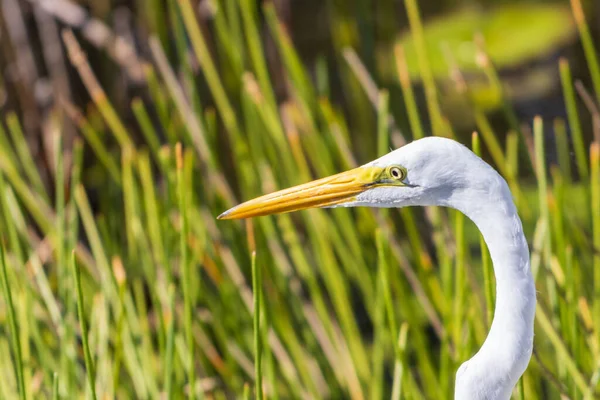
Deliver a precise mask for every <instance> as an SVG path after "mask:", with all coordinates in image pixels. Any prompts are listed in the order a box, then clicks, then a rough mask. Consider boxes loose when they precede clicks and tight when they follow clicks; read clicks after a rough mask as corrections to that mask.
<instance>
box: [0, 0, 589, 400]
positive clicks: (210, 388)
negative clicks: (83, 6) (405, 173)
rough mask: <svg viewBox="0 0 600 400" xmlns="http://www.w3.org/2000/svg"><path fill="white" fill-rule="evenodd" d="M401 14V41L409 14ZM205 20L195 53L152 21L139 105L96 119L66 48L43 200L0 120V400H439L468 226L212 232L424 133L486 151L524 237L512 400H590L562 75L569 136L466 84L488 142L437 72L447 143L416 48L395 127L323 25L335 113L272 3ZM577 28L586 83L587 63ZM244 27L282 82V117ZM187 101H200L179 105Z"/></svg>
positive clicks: (34, 173) (473, 281)
mask: <svg viewBox="0 0 600 400" xmlns="http://www.w3.org/2000/svg"><path fill="white" fill-rule="evenodd" d="M154 3H155V2H153V4H154ZM405 3H406V7H407V8H408V14H409V17H410V18H409V20H410V21H409V22H410V28H411V30H412V32H413V34H414V35H416V38H417V41H416V42H417V43H419V42H420V41H421V40H420V39H419V35H421V34H422V32H421V30H422V23H421V21H420V14H419V10H418V7H417V6H418V2H417V1H414V0H407V1H406V2H405ZM215 4H218V5H219V6H220V7H217V8H215V9H214V10H213V12H214V13H216V14H215V15H214V21H213V22H214V30H215V37H214V38H213V40H214V42H210V41H209V38H208V37H205V35H206V31H205V30H204V29H201V28H200V26H199V25H198V21H197V18H196V15H195V8H194V4H192V2H191V1H189V0H179V1H177V2H174V1H173V2H169V5H168V7H167V10H165V16H164V18H170V19H171V20H173V21H176V22H177V23H176V24H175V25H176V26H175V28H174V32H173V37H172V38H170V40H172V41H173V42H170V41H169V40H168V38H167V37H166V36H167V34H166V32H163V31H162V28H161V27H159V25H160V24H159V23H158V21H156V20H155V19H156V18H158V17H157V15H158V10H159V9H160V8H161V7H159V6H157V5H156V4H154V5H153V7H154V8H152V9H151V11H150V12H149V13H148V18H149V20H148V21H146V22H147V23H148V25H149V26H150V27H152V26H154V28H152V29H151V32H152V34H151V36H150V38H149V40H148V43H147V48H148V49H149V53H148V57H149V58H151V60H150V59H149V60H147V62H145V63H144V64H143V66H142V70H143V80H142V86H143V88H144V90H145V92H144V94H143V95H139V97H134V98H131V99H127V104H128V105H130V109H118V108H117V107H116V106H115V104H114V103H115V102H114V101H112V100H111V99H110V98H109V97H108V95H107V93H106V92H105V90H104V89H103V88H102V86H101V85H100V83H99V81H98V79H97V78H96V76H95V74H97V73H98V71H96V70H95V66H94V65H90V64H89V62H88V60H87V59H86V57H85V54H84V53H83V52H82V50H81V46H80V44H79V42H78V39H77V37H76V36H75V35H74V34H73V33H72V32H71V31H69V30H65V31H64V32H63V35H62V38H63V40H64V45H65V48H66V50H67V52H68V54H69V56H70V58H71V61H72V63H73V65H74V67H75V69H74V71H77V74H78V76H79V77H80V78H81V80H82V81H83V82H84V85H85V87H86V89H87V91H88V93H89V95H90V98H91V99H92V103H91V104H90V105H89V106H82V105H80V104H71V103H69V102H68V101H67V100H66V99H61V102H60V104H59V109H58V111H55V112H56V113H58V112H61V113H62V112H64V113H65V114H66V116H67V117H68V119H69V121H71V123H73V124H74V126H76V127H77V130H78V132H79V134H80V135H81V136H82V140H84V142H82V141H80V140H76V141H75V142H74V144H73V146H72V148H71V147H68V146H67V144H66V143H64V141H63V138H62V136H61V137H59V135H58V134H56V137H53V142H52V143H54V146H55V148H56V149H57V151H56V152H55V155H56V157H55V159H53V160H52V162H51V163H52V165H53V169H52V171H53V173H52V174H51V176H52V177H53V179H49V180H48V179H46V178H44V176H45V175H44V174H41V173H40V170H39V168H38V167H37V166H36V162H35V160H34V158H33V156H32V153H30V152H29V147H28V145H27V142H26V141H25V138H24V136H23V129H22V126H21V125H22V121H20V120H19V118H18V117H17V114H16V113H8V114H7V115H6V117H5V118H4V119H3V120H2V124H0V212H1V215H2V218H1V219H0V232H1V235H2V242H3V246H4V248H5V256H6V257H4V254H3V257H2V260H4V259H6V263H4V261H3V262H2V265H1V266H2V271H0V272H2V274H1V276H0V278H2V282H1V283H2V292H3V296H4V297H3V301H2V302H1V303H0V321H1V322H2V327H3V329H1V330H0V397H2V398H15V397H18V396H21V398H25V397H27V398H39V397H44V396H45V397H53V398H80V397H83V396H88V397H92V396H97V397H98V398H158V397H160V396H165V397H166V398H184V397H190V398H192V397H195V398H214V399H225V398H238V397H242V396H243V397H244V398H251V396H252V393H254V395H255V396H256V398H262V397H263V396H264V398H269V399H271V398H274V399H278V398H281V399H285V398H352V399H371V398H373V399H374V398H389V397H390V396H391V397H392V398H394V399H399V398H402V399H421V398H432V399H437V398H449V397H450V396H451V393H453V386H454V374H455V372H456V369H457V367H458V366H459V365H460V364H461V363H462V362H463V361H465V360H466V359H468V358H469V357H470V356H471V355H472V354H474V353H475V352H476V350H477V349H478V348H479V346H480V345H481V343H482V342H483V340H484V339H485V336H486V334H487V331H488V329H489V326H490V323H491V317H492V313H493V304H492V302H493V299H494V282H493V275H492V274H491V264H490V262H491V261H490V260H489V256H488V254H487V251H486V247H485V244H484V243H483V241H482V240H481V238H480V235H479V233H478V232H477V230H476V228H475V227H474V225H473V224H472V223H471V222H470V221H469V220H468V219H466V218H465V217H463V216H462V215H461V214H459V213H457V212H455V211H452V210H446V209H441V208H428V209H403V210H393V209H392V210H378V211H373V210H369V209H354V210H348V209H335V210H311V211H306V212H302V213H298V214H294V215H281V216H272V217H264V218H260V219H256V220H254V221H253V222H252V223H251V224H246V223H244V222H237V221H217V220H216V216H217V215H219V214H220V213H221V212H223V211H224V210H226V209H228V208H229V207H231V206H234V205H235V204H236V203H237V202H239V201H242V200H245V199H248V198H251V197H253V196H256V195H259V194H261V193H265V192H269V191H272V190H275V189H277V188H283V187H286V186H290V185H293V184H298V183H302V182H305V181H307V180H309V179H311V178H316V177H321V176H325V175H328V174H333V173H336V172H340V171H341V170H343V169H347V168H352V167H355V166H357V165H360V164H362V163H363V162H366V161H369V160H370V159H372V158H375V157H377V156H378V155H381V154H383V153H385V152H387V151H388V149H389V148H390V147H392V146H396V145H398V143H404V142H407V141H410V140H412V139H413V138H419V137H421V136H423V135H425V134H426V133H427V132H428V129H429V127H430V128H431V130H432V131H433V133H434V134H438V135H444V136H451V137H455V138H456V139H457V140H461V141H464V142H465V144H467V145H469V146H472V148H473V149H474V151H475V152H476V153H478V154H482V153H483V155H484V158H485V159H486V160H487V161H489V162H490V163H492V164H494V165H495V167H496V168H497V169H498V170H499V171H500V173H501V174H503V176H504V177H505V178H506V180H507V181H508V183H509V185H510V186H511V189H512V191H513V194H514V196H515V201H516V204H517V206H518V209H519V212H520V215H521V217H522V219H523V223H524V228H525V232H526V235H527V238H528V241H529V245H530V249H531V255H532V269H533V271H534V272H535V278H536V286H537V290H538V298H539V305H538V310H537V314H536V315H537V317H536V336H535V352H534V357H533V359H532V361H531V363H530V365H529V369H528V370H527V372H526V373H525V375H524V378H523V380H522V381H521V382H520V384H519V385H520V386H519V388H518V390H516V391H515V398H524V399H559V398H561V397H560V396H561V395H562V396H564V397H563V398H572V399H582V398H595V397H597V396H598V393H597V387H598V380H599V379H600V249H599V247H600V172H599V171H600V150H599V146H600V144H599V143H597V142H596V143H593V144H592V145H591V146H590V147H589V148H587V144H588V143H589V138H590V137H592V135H591V134H588V133H587V132H585V131H584V130H585V129H586V128H585V127H586V124H585V123H584V122H583V121H584V119H583V118H587V117H588V116H587V115H584V114H583V113H580V112H579V109H578V107H577V99H576V93H577V92H576V91H575V90H574V87H573V85H574V83H573V80H574V77H573V76H572V73H571V71H570V68H569V64H568V62H567V61H566V60H562V59H561V61H560V63H559V64H560V78H561V82H562V89H563V94H564V103H565V107H566V109H567V117H568V127H569V129H568V131H567V128H566V127H565V124H564V121H562V120H556V121H543V120H542V119H541V118H536V119H535V120H534V121H531V122H532V124H530V125H531V126H532V129H528V126H523V125H520V124H519V123H518V122H517V121H515V118H516V117H515V116H514V110H513V108H512V105H511V104H510V100H509V99H508V98H507V97H506V96H505V95H504V93H502V86H501V82H500V80H499V76H498V72H497V71H496V70H495V67H494V65H493V64H491V63H489V62H487V63H486V62H483V63H481V62H480V63H479V64H478V65H479V67H480V68H481V69H482V73H483V74H484V75H485V76H486V79H487V81H488V82H487V83H488V84H489V85H490V87H493V88H494V90H497V91H499V92H500V95H501V99H502V113H501V115H502V117H503V118H504V119H505V120H506V122H507V126H509V127H510V132H509V133H508V134H507V135H506V139H504V137H505V135H501V132H495V130H494V129H496V128H495V127H494V126H493V125H492V124H491V122H490V120H489V117H488V115H486V114H485V112H484V110H482V109H481V108H480V107H479V106H478V105H477V103H476V101H474V99H473V98H471V94H470V91H469V87H468V85H469V83H468V82H462V81H461V80H462V77H461V71H460V69H459V67H457V66H453V67H452V68H451V70H452V71H450V72H451V73H452V77H451V81H452V82H454V84H456V85H457V86H459V85H461V82H462V83H463V84H465V85H466V86H465V87H463V91H462V95H463V96H465V98H466V102H467V104H471V105H472V107H471V108H469V109H468V110H465V112H468V113H470V114H471V115H472V116H473V117H474V121H475V123H476V126H477V130H478V133H476V134H473V135H470V133H471V132H468V134H467V135H461V132H458V131H455V129H454V128H453V127H452V126H451V125H450V123H449V120H448V118H447V117H448V116H446V115H444V114H443V112H444V111H443V109H442V108H441V107H440V105H439V104H438V99H439V97H440V96H441V95H442V94H441V93H440V92H439V91H438V87H437V86H436V81H435V80H434V78H433V76H432V74H431V72H430V71H429V69H430V65H429V60H428V58H427V54H426V51H425V48H424V46H417V47H416V49H415V51H416V52H417V56H418V63H419V66H420V70H421V74H422V78H423V84H424V86H425V88H424V89H425V92H426V98H427V104H426V106H425V107H424V109H425V110H421V111H422V114H419V110H418V107H417V105H418V104H419V101H418V100H417V99H416V98H415V90H414V88H413V86H412V84H411V78H410V76H409V75H408V71H407V66H406V59H405V55H404V50H403V48H402V47H401V46H399V45H398V46H396V47H395V51H394V57H395V60H394V59H390V60H389V61H391V62H392V64H393V65H392V67H391V68H392V69H396V70H397V75H398V77H397V78H398V82H396V83H397V85H398V87H399V88H400V89H401V93H402V96H403V99H401V101H400V103H401V105H400V107H406V110H405V112H406V114H407V116H408V119H407V121H403V122H402V123H399V116H398V115H396V114H395V113H394V110H395V109H396V108H397V107H398V105H395V104H392V98H394V96H392V95H391V93H392V92H391V91H389V90H388V89H389V88H384V87H378V86H377V84H376V83H375V82H376V80H373V79H372V76H370V75H369V74H370V72H369V70H368V69H366V68H365V67H364V65H362V64H361V60H360V58H359V57H357V55H356V53H355V52H354V51H353V50H351V49H347V48H345V47H343V46H342V45H343V44H345V41H344V40H345V39H347V38H345V37H343V32H342V28H343V27H340V26H339V25H336V27H334V28H333V30H334V31H335V32H334V33H333V35H334V36H335V38H336V39H335V40H336V46H335V47H336V50H337V51H338V53H339V60H338V61H339V64H340V66H339V68H340V69H339V71H340V79H341V81H342V82H343V83H344V91H346V93H345V95H346V96H347V98H348V99H349V100H348V103H349V105H348V106H347V107H348V109H349V110H350V113H344V111H342V110H343V107H342V106H341V104H338V103H337V100H334V99H331V98H329V97H328V96H326V95H325V94H326V93H328V90H324V89H323V88H326V87H327V86H328V82H327V81H326V79H325V78H324V77H323V76H322V75H320V78H318V79H320V80H321V81H320V85H315V83H314V82H313V77H314V76H313V74H311V73H310V72H311V71H309V70H308V68H307V65H304V64H303V63H302V61H301V58H300V56H299V54H298V53H297V51H296V49H295V48H294V45H293V43H292V41H291V38H290V36H289V34H288V33H287V30H286V28H285V26H284V25H283V24H282V23H281V21H279V20H278V17H277V13H276V11H275V8H274V6H273V5H272V4H270V3H268V2H267V3H265V5H264V6H263V7H264V9H263V11H264V17H265V22H264V26H261V25H259V20H258V15H259V12H258V11H259V10H258V9H257V7H258V6H257V3H256V2H254V1H246V0H244V1H242V2H239V3H238V2H215ZM572 4H573V7H574V9H575V12H576V13H578V12H579V8H577V7H579V2H578V1H577V0H573V2H572ZM155 13H156V15H155ZM167 15H168V16H167ZM161 18H162V17H161ZM335 21H336V22H337V23H339V22H340V21H341V20H335ZM575 21H576V22H577V23H578V27H579V29H580V31H581V32H582V39H583V41H584V42H585V54H586V56H587V57H588V61H589V63H590V70H591V73H592V75H593V78H594V79H593V82H596V79H597V77H596V76H595V75H596V72H595V70H596V67H595V66H594V65H595V64H597V61H595V58H594V56H592V55H591V53H590V51H592V52H593V51H595V50H594V47H593V46H594V44H593V43H592V42H591V38H590V37H589V35H588V34H586V33H585V32H587V27H586V26H585V25H583V24H582V20H581V18H580V16H577V15H576V18H575ZM583 22H585V21H584V20H583ZM407 28H408V27H407ZM261 29H265V30H266V31H267V32H268V34H269V35H271V36H272V38H273V39H274V40H273V46H274V48H273V49H272V50H273V51H276V52H277V56H278V57H279V59H280V60H281V63H280V65H279V67H280V70H278V71H277V73H278V74H280V75H281V76H282V77H283V79H284V82H285V85H286V97H285V98H283V99H281V98H280V99H279V102H278V101H277V97H276V93H277V91H276V90H275V89H274V86H273V85H274V84H275V81H276V79H277V76H276V75H275V73H274V71H273V70H272V69H271V67H272V66H271V65H269V64H268V58H267V57H266V56H265V49H264V47H263V45H264V42H263V41H262V40H261V38H260V31H261ZM209 43H210V46H209ZM188 45H189V46H188ZM213 45H214V46H215V48H213V47H212V46H213ZM480 45H481V47H480V48H479V50H478V51H480V52H481V54H480V55H481V56H482V59H484V60H485V48H484V46H483V45H482V44H480ZM590 49H591V50H590ZM211 50H215V51H211ZM190 57H195V58H196V60H197V62H198V63H199V67H198V68H192V67H191V64H189V63H188V60H189V59H190ZM451 58H452V55H449V60H448V61H449V63H450V65H451V64H452V63H451ZM394 61H395V63H394ZM488 61H489V60H488ZM308 67H310V66H308ZM325 71H326V72H325V74H327V70H325ZM280 78H281V77H280ZM204 83H206V88H207V92H200V90H196V88H197V87H199V86H201V85H203V84H204ZM108 93H110V92H108ZM595 95H596V96H599V95H600V93H597V92H595ZM213 101H214V103H213ZM357 110H360V112H361V113H364V120H363V119H361V118H363V117H360V116H358V115H354V114H356V111H357ZM425 111H426V113H427V114H428V115H429V118H423V115H425V114H426V113H425ZM580 114H581V115H580ZM126 116H128V117H130V118H126ZM365 121H366V123H368V124H370V125H368V126H369V129H368V130H365V131H361V132H360V135H358V134H357V133H356V132H357V129H359V128H358V127H360V126H361V124H363V123H365ZM550 126H554V127H555V130H554V131H555V134H556V146H557V147H556V150H555V149H554V148H551V147H552V146H551V143H552V142H550V141H549V140H547V139H548V137H550V129H549V127H550ZM406 128H410V129H406ZM523 128H525V129H523ZM409 132H412V134H411V133H409ZM567 132H568V133H567ZM567 135H568V136H567ZM463 136H464V138H463ZM357 138H358V139H357ZM355 140H356V141H358V143H354V141H355ZM469 140H472V142H471V143H469ZM569 142H572V146H573V149H574V154H575V156H574V159H573V160H571V155H570V152H569V151H568V148H567V147H568V146H569ZM365 143H368V144H367V145H365ZM84 153H85V159H84ZM548 153H557V155H558V157H557V158H558V161H559V164H557V165H554V164H551V163H548V162H547V160H548V159H550V158H549V157H548V156H547V154H548ZM49 181H51V182H53V183H52V184H49V183H48V182H49ZM71 256H72V257H71Z"/></svg>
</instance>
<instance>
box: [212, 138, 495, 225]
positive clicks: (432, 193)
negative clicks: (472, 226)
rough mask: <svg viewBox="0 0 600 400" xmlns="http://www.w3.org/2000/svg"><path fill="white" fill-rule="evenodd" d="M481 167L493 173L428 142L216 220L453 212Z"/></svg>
mask: <svg viewBox="0 0 600 400" xmlns="http://www.w3.org/2000/svg"><path fill="white" fill-rule="evenodd" d="M475 164H476V165H475ZM482 167H487V168H490V167H489V166H488V165H487V164H486V163H484V162H483V161H481V159H480V158H479V157H477V156H476V155H475V154H473V153H472V152H471V151H470V150H469V149H467V148H466V147H464V146H463V145H461V144H459V143H458V142H455V141H453V140H450V139H444V138H439V137H427V138H423V139H420V140H416V141H414V142H412V143H410V144H408V145H406V146H403V147H401V148H399V149H397V150H395V151H392V152H390V153H388V154H386V155H385V156H383V157H380V158H378V159H377V160H374V161H372V162H370V163H368V164H366V165H363V166H361V167H358V168H354V169H351V170H348V171H346V172H342V173H339V174H336V175H332V176H329V177H326V178H322V179H318V180H315V181H312V182H309V183H305V184H302V185H298V186H294V187H291V188H288V189H284V190H280V191H278V192H275V193H271V194H267V195H264V196H261V197H258V198H256V199H253V200H250V201H247V202H245V203H242V204H240V205H238V206H236V207H233V208H232V209H230V210H228V211H226V212H224V213H223V214H221V215H220V216H219V217H218V218H219V219H239V218H251V217H257V216H262V215H270V214H278V213H284V212H291V211H298V210H304V209H308V208H323V207H358V206H366V207H405V206H425V205H434V204H436V205H449V206H452V201H453V200H455V201H456V196H457V194H460V192H461V189H463V188H465V187H467V186H468V187H469V188H470V189H472V188H473V187H477V182H479V181H480V180H479V179H478V174H477V171H481V168H482ZM490 169H491V168H490ZM479 176H481V175H479ZM467 183H468V185H467ZM480 186H481V187H482V188H485V187H486V185H485V182H480Z"/></svg>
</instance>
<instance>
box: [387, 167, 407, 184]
mask: <svg viewBox="0 0 600 400" xmlns="http://www.w3.org/2000/svg"><path fill="white" fill-rule="evenodd" d="M390 176H391V177H392V178H393V179H397V180H399V181H401V180H403V179H404V178H406V171H405V170H404V169H402V168H400V167H390Z"/></svg>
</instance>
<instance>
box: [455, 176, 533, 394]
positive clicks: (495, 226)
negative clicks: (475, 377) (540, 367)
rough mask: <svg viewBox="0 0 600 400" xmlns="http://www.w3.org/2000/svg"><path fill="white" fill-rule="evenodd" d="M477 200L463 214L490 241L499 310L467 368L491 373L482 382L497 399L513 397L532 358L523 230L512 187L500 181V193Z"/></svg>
mask: <svg viewBox="0 0 600 400" xmlns="http://www.w3.org/2000/svg"><path fill="white" fill-rule="evenodd" d="M478 197H480V198H479V199H478V200H480V201H475V202H473V201H472V200H471V202H469V204H470V205H469V206H468V207H464V208H466V209H464V210H461V211H463V213H465V214H466V215H467V216H468V217H469V218H470V219H471V220H473V222H474V223H475V224H476V225H477V227H478V228H479V230H480V231H481V233H482V235H483V237H484V239H485V241H486V243H487V246H488V249H489V252H490V255H491V258H492V262H493V266H494V275H495V277H496V306H495V311H494V319H493V322H492V326H491V328H490V331H489V333H488V336H487V338H486V340H485V342H484V344H483V346H482V347H481V349H480V350H479V351H478V352H477V354H476V355H475V356H473V358H472V359H471V360H470V361H469V362H468V364H469V368H470V365H471V364H473V367H474V368H475V367H476V368H480V369H481V370H483V371H488V375H487V376H482V379H483V380H486V381H487V382H485V384H486V386H487V388H488V389H492V390H495V391H496V394H497V395H498V396H497V397H493V398H509V397H510V393H511V391H512V389H513V388H514V386H515V385H516V383H517V381H518V379H519V378H520V377H521V375H522V374H523V373H524V372H525V369H526V368H527V364H528V363H529V360H530V358H531V352H532V348H533V325H534V317H535V307H536V294H535V284H534V280H533V276H532V274H531V268H530V263H529V249H528V247H527V241H526V239H525V236H524V234H523V226H522V224H521V220H520V218H519V215H518V214H517V210H516V207H515V205H514V203H513V201H512V196H511V194H510V191H509V189H508V186H507V185H506V183H505V182H504V181H503V180H502V185H500V187H499V188H498V190H496V191H495V192H492V193H490V192H481V195H480V196H478ZM463 204H464V203H463ZM459 209H460V208H459ZM489 371H492V372H491V373H489ZM482 383H483V382H482ZM494 388H495V389H494Z"/></svg>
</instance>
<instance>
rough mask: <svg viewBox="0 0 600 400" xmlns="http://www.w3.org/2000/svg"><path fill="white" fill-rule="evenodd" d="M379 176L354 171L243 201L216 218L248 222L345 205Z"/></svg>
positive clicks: (367, 170) (378, 170)
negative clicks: (241, 219) (300, 211)
mask: <svg viewBox="0 0 600 400" xmlns="http://www.w3.org/2000/svg"><path fill="white" fill-rule="evenodd" d="M382 172H383V168H381V167H373V166H370V167H359V168H354V169H351V170H349V171H346V172H342V173H341V174H337V175H332V176H329V177H327V178H323V179H318V180H316V181H312V182H309V183H305V184H303V185H298V186H294V187H291V188H289V189H284V190H280V191H278V192H275V193H271V194H267V195H265V196H261V197H258V198H256V199H253V200H250V201H247V202H245V203H242V204H240V205H238V206H236V207H233V208H232V209H230V210H227V211H225V212H224V213H223V214H221V215H219V216H218V217H217V218H218V219H240V218H251V217H259V216H262V215H270V214H280V213H285V212H290V211H298V210H305V209H307V208H318V207H327V206H334V205H338V204H343V203H347V202H350V201H352V200H354V199H355V197H356V196H357V195H358V194H360V193H362V192H364V191H365V190H367V189H370V188H372V187H374V186H375V185H376V184H377V182H378V178H379V177H380V176H381V175H382Z"/></svg>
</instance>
